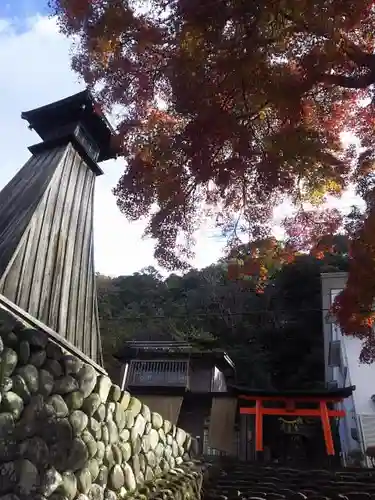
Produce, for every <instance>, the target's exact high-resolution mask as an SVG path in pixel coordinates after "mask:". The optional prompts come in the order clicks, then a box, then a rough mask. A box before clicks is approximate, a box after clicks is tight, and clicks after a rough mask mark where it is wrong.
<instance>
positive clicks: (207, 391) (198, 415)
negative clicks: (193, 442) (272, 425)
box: [116, 341, 237, 453]
mask: <svg viewBox="0 0 375 500" xmlns="http://www.w3.org/2000/svg"><path fill="white" fill-rule="evenodd" d="M116 357H117V358H118V359H119V360H120V361H121V363H122V365H123V373H122V382H121V384H122V388H123V389H127V390H129V391H130V392H131V393H132V394H133V395H136V396H137V397H138V398H139V399H141V400H142V401H143V402H144V403H145V404H147V405H148V406H149V407H150V408H151V410H153V411H156V412H158V413H160V414H161V415H162V416H163V417H164V418H166V419H168V420H170V421H171V422H172V423H173V424H175V425H178V426H179V427H181V428H183V429H185V430H186V431H188V432H189V433H190V434H191V435H192V436H194V437H196V438H198V441H199V443H200V446H201V448H202V449H204V450H205V451H207V450H211V451H212V450H218V451H221V452H224V453H232V452H233V451H234V450H233V446H234V442H235V440H234V433H235V418H236V412H237V400H236V399H235V398H233V397H232V396H231V395H230V394H229V392H228V384H229V383H233V381H234V377H235V370H234V364H233V362H232V360H231V359H230V358H229V356H228V355H227V354H226V353H225V352H223V351H221V350H218V351H216V350H213V351H212V350H210V351H204V350H203V351H202V350H198V349H196V348H194V347H193V346H192V345H191V344H189V343H188V342H176V341H131V342H126V343H125V345H124V348H123V350H122V351H121V352H120V353H118V355H117V356H116Z"/></svg>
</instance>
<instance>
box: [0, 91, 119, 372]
mask: <svg viewBox="0 0 375 500" xmlns="http://www.w3.org/2000/svg"><path fill="white" fill-rule="evenodd" d="M22 118H23V119H25V120H26V121H27V122H28V123H29V126H30V128H31V129H34V130H35V131H36V132H37V133H38V134H39V136H40V137H41V138H42V142H40V143H39V144H35V145H33V146H31V147H30V148H29V150H30V152H31V153H32V157H31V158H30V160H29V161H28V162H27V163H26V164H25V165H24V166H23V167H22V169H21V170H20V171H19V172H18V173H17V174H16V175H15V177H14V178H13V179H12V180H11V181H10V182H9V183H8V185H7V186H5V188H4V189H3V190H2V191H1V192H0V293H1V294H3V295H4V296H5V297H6V298H8V299H9V300H10V301H12V302H13V303H15V304H16V305H17V306H19V307H20V308H22V309H23V310H24V311H26V312H27V313H29V314H30V315H31V316H32V317H34V318H36V319H37V320H39V321H41V322H43V323H44V324H46V325H47V326H48V327H50V328H51V329H52V330H54V331H55V332H57V333H58V334H60V335H61V336H62V337H64V338H65V339H66V340H67V341H68V342H70V343H71V344H73V345H74V346H75V347H77V348H78V349H80V350H81V351H82V352H83V353H84V354H86V355H87V356H88V357H90V358H91V359H92V360H93V361H95V362H98V363H99V364H101V362H102V356H101V343H100V334H99V321H98V308H97V297H96V286H95V272H94V248H93V200H94V188H95V179H96V177H97V176H98V175H101V174H102V173H103V172H102V170H101V169H100V168H99V166H98V162H101V161H103V160H107V159H109V158H111V157H112V156H113V154H112V151H111V141H112V137H113V134H114V133H113V131H112V129H111V127H110V125H109V124H108V122H107V121H106V120H105V118H104V117H103V116H102V115H101V114H100V113H97V111H96V107H95V103H94V101H93V99H92V97H91V95H90V93H89V92H88V91H84V92H80V93H78V94H75V95H73V96H71V97H68V98H67V99H62V100H60V101H57V102H54V103H52V104H49V105H47V106H43V107H41V108H37V109H34V110H32V111H28V112H25V113H22Z"/></svg>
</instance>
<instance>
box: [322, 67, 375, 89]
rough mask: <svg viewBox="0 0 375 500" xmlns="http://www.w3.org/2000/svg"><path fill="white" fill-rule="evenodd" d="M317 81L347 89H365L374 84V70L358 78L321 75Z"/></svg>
mask: <svg viewBox="0 0 375 500" xmlns="http://www.w3.org/2000/svg"><path fill="white" fill-rule="evenodd" d="M319 80H320V81H321V82H322V83H328V84H329V85H336V86H338V87H345V88H347V89H365V88H367V87H369V86H370V85H372V84H373V83H375V70H373V71H370V72H368V73H366V74H364V75H359V76H345V75H327V74H323V75H321V77H320V79H319Z"/></svg>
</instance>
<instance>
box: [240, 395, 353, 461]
mask: <svg viewBox="0 0 375 500" xmlns="http://www.w3.org/2000/svg"><path fill="white" fill-rule="evenodd" d="M235 389H236V392H237V393H238V398H239V399H240V400H246V401H251V402H255V406H253V407H249V406H245V405H243V404H241V402H240V414H242V415H255V451H257V452H261V451H263V415H276V416H280V417H281V416H288V417H318V418H320V420H321V422H322V428H323V436H324V441H325V445H326V451H327V455H334V454H335V448H334V445H333V439H332V431H331V424H330V420H329V419H330V418H332V417H344V416H345V411H344V410H337V409H330V408H329V407H328V405H329V404H337V403H340V402H342V401H343V400H344V399H346V398H348V397H350V396H351V395H352V393H353V391H354V390H355V386H351V387H344V388H342V389H335V390H325V391H319V392H318V391H260V390H252V389H249V388H244V387H243V388H241V387H238V386H237V387H236V388H235ZM264 403H266V404H267V403H268V404H269V403H279V405H280V403H281V404H282V406H279V407H277V408H275V407H267V406H265V404H264ZM311 403H313V404H314V405H315V406H316V408H306V407H305V408H301V406H306V404H307V405H310V404H311Z"/></svg>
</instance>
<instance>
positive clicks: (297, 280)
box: [97, 252, 347, 388]
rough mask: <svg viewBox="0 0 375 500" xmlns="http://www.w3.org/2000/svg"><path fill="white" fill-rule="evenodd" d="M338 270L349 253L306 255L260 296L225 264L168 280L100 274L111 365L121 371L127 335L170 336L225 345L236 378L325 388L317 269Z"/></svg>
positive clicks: (147, 272) (145, 274) (147, 274)
mask: <svg viewBox="0 0 375 500" xmlns="http://www.w3.org/2000/svg"><path fill="white" fill-rule="evenodd" d="M320 257H321V256H320ZM334 270H338V271H340V270H347V257H346V254H344V253H337V252H336V253H335V254H329V253H326V254H325V256H324V258H316V257H314V256H311V255H302V256H300V257H298V258H297V259H296V260H295V261H294V262H293V263H291V264H287V265H284V266H283V267H282V268H281V269H278V270H277V271H276V272H275V273H274V274H273V275H272V277H271V278H270V279H269V280H268V282H267V284H266V286H265V288H264V291H263V293H260V294H259V293H257V292H256V289H255V286H254V283H253V282H252V281H251V280H250V281H249V282H246V281H243V280H242V281H232V280H230V279H229V278H228V272H227V270H226V268H225V266H224V265H222V264H220V263H218V264H214V265H212V266H210V267H207V268H205V269H203V270H200V271H197V270H192V271H190V272H188V273H186V274H185V275H183V276H177V275H174V274H171V275H170V276H169V277H168V278H167V279H162V277H161V276H159V275H158V273H157V272H156V271H155V269H153V268H146V269H144V270H143V271H142V272H140V273H135V274H133V275H132V276H119V277H117V278H113V279H111V278H108V277H105V276H102V275H100V274H98V276H97V283H98V295H99V313H100V318H101V332H102V339H103V348H104V357H105V364H106V367H107V369H108V370H109V371H110V373H111V375H112V376H113V377H114V378H116V377H118V376H119V374H118V367H119V365H118V363H117V362H116V360H115V359H114V358H113V356H112V355H113V353H115V352H116V350H118V349H119V348H120V347H121V344H122V342H123V341H125V340H127V339H134V338H138V339H142V340H143V339H147V338H153V339H156V338H158V339H163V338H170V337H171V336H172V337H173V338H179V339H181V338H183V339H190V340H191V341H192V342H195V343H197V344H199V345H202V346H203V345H205V348H207V345H209V346H210V347H211V348H222V349H225V350H226V351H227V352H228V354H229V355H230V356H231V357H232V359H233V360H234V362H235V364H236V367H237V375H238V382H239V383H243V384H248V385H251V386H254V387H258V388H296V387H312V386H315V387H316V386H318V385H321V384H323V363H322V360H323V339H322V311H321V295H320V273H321V272H324V271H334Z"/></svg>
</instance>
